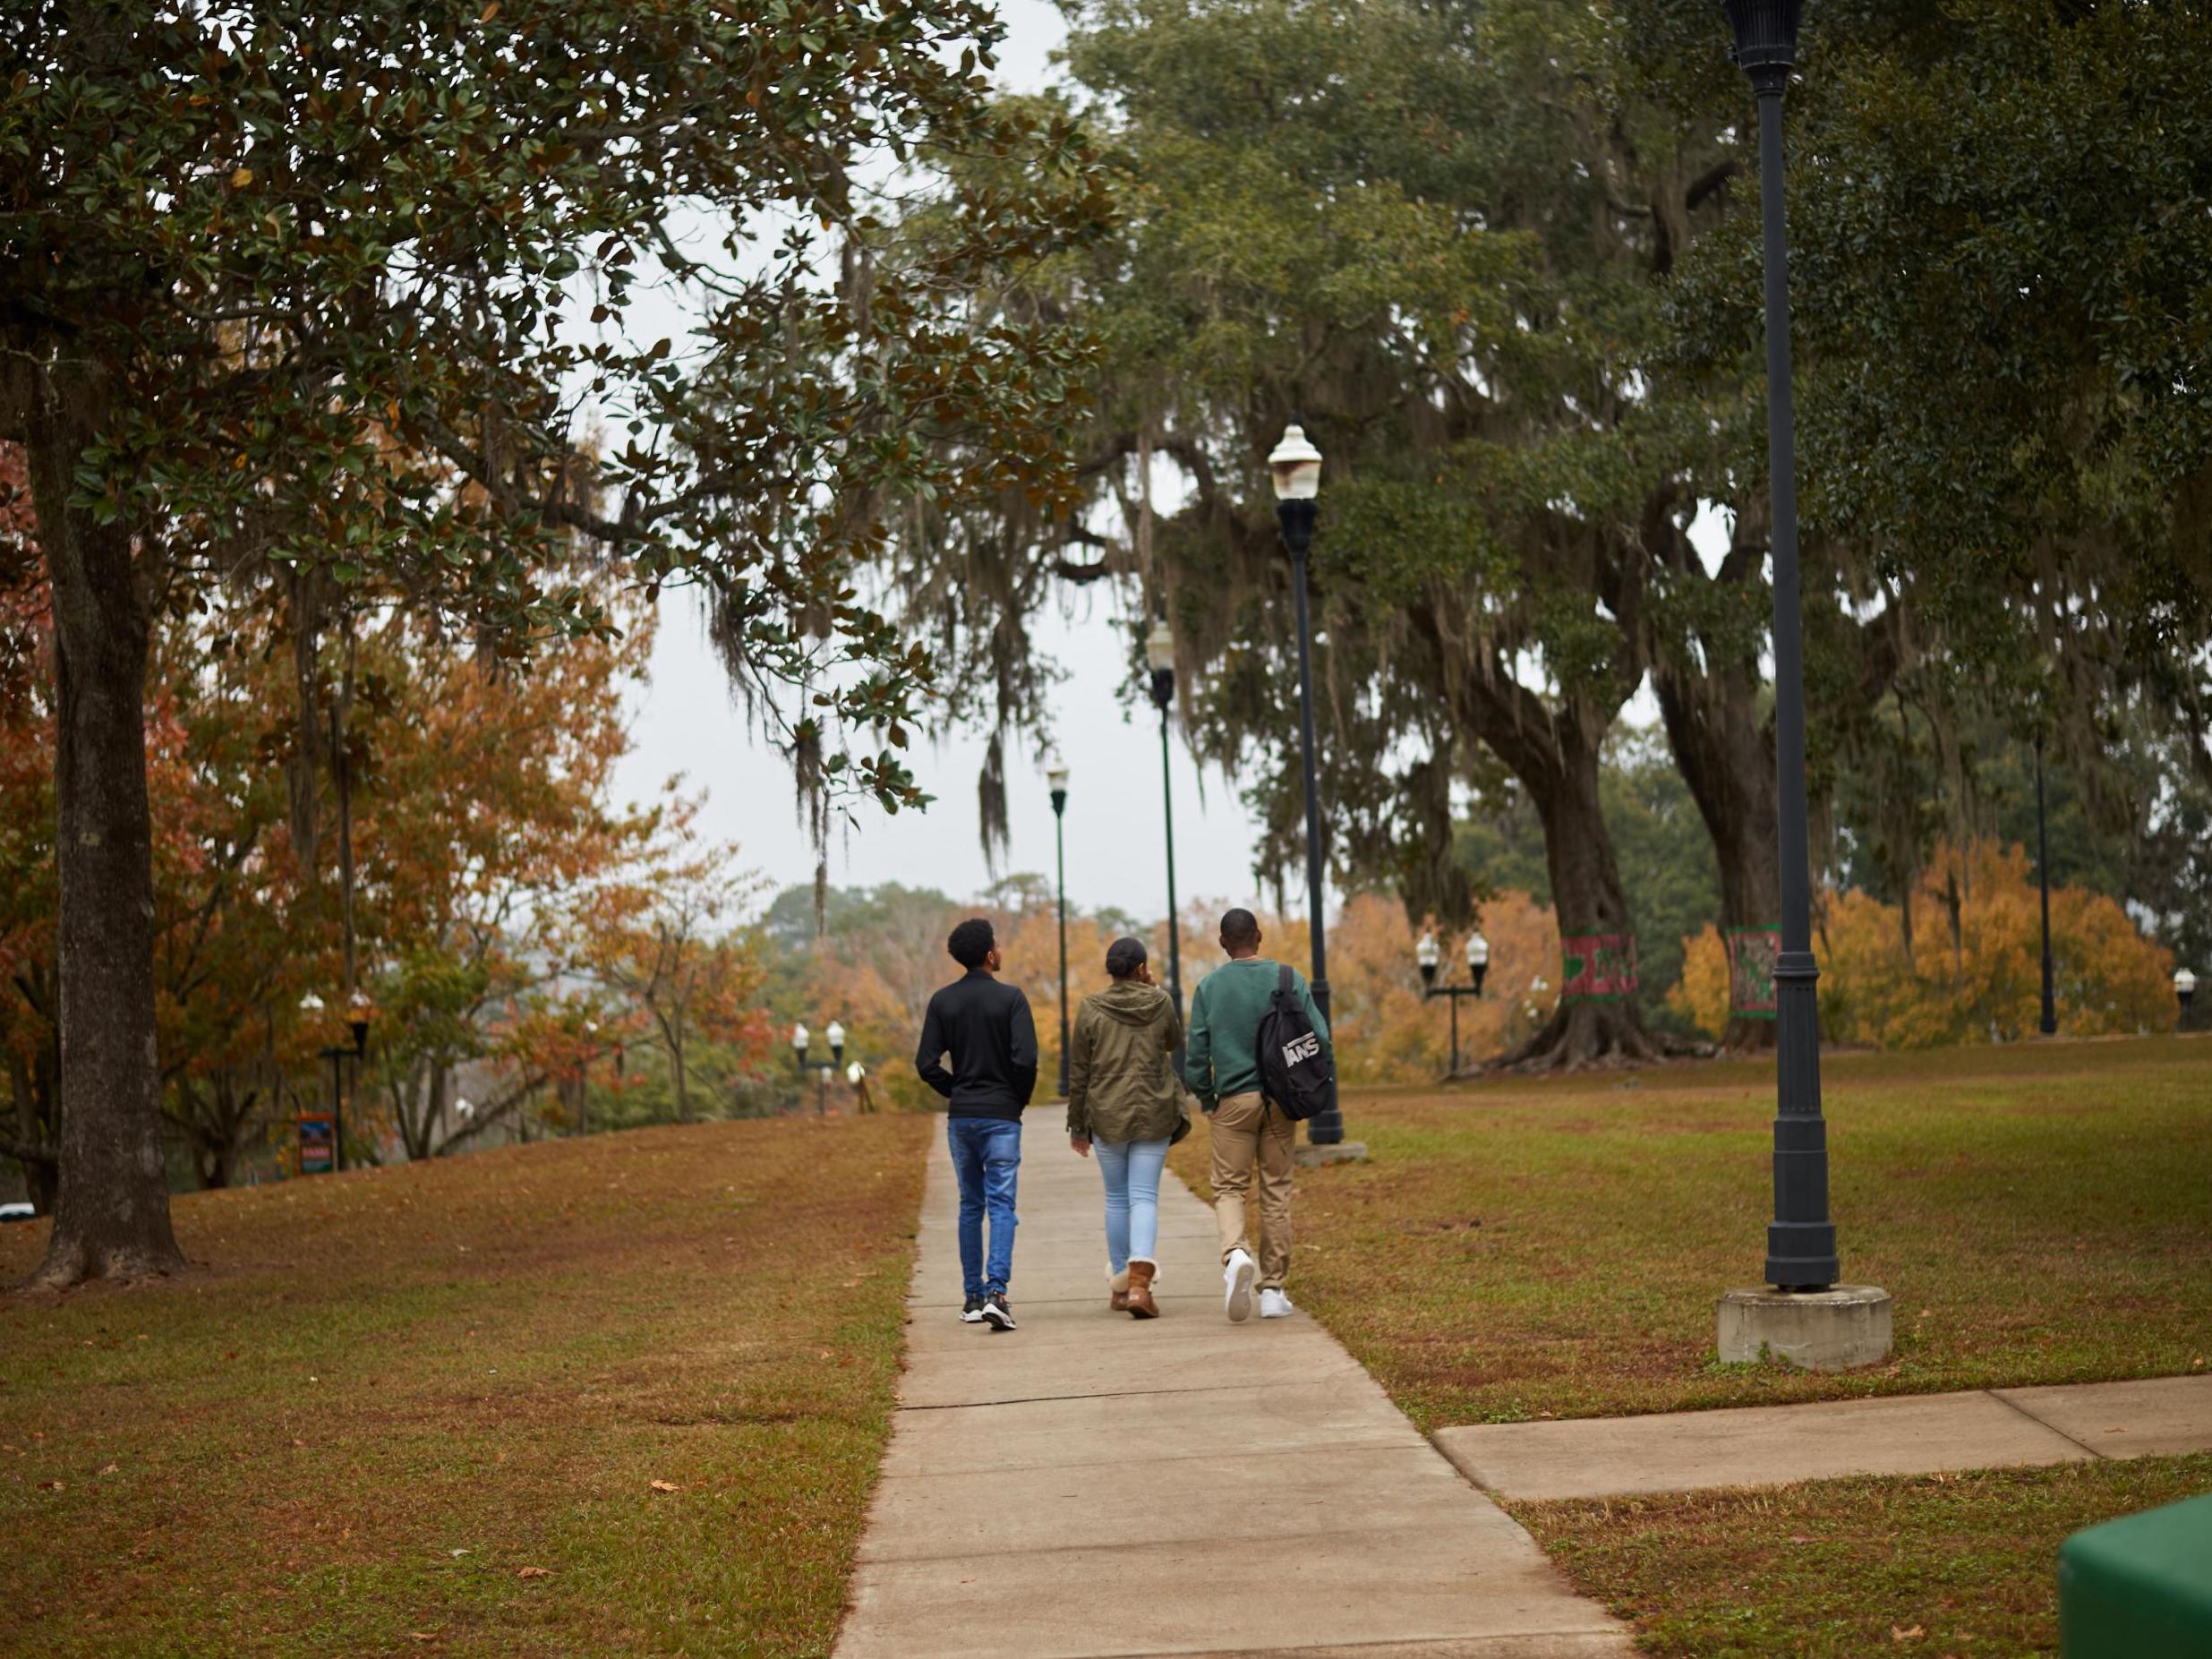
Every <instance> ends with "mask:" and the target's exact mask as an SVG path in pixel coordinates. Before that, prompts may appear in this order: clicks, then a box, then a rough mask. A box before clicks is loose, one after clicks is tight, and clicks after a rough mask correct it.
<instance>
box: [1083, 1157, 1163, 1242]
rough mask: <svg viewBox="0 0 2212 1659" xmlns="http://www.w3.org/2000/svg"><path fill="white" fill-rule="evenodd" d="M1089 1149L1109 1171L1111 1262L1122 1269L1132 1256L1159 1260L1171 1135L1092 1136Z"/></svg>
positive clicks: (1103, 1172)
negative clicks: (1163, 1177)
mask: <svg viewBox="0 0 2212 1659" xmlns="http://www.w3.org/2000/svg"><path fill="white" fill-rule="evenodd" d="M1090 1150H1091V1156H1092V1157H1094V1158H1096V1159H1097V1160H1098V1173H1099V1174H1100V1175H1102V1176H1105V1177H1106V1265H1107V1266H1108V1267H1109V1268H1111V1269H1112V1270H1114V1271H1115V1272H1116V1273H1119V1272H1120V1271H1121V1270H1123V1268H1125V1267H1127V1266H1128V1265H1129V1259H1130V1258H1131V1257H1132V1256H1134V1257H1136V1258H1137V1260H1139V1261H1157V1260H1158V1258H1157V1256H1156V1255H1154V1254H1153V1252H1154V1251H1156V1250H1157V1249H1158V1248H1159V1239H1160V1168H1161V1167H1162V1166H1163V1165H1165V1164H1166V1162H1167V1142H1166V1140H1165V1139H1164V1138H1163V1139H1161V1140H1158V1141H1093V1142H1091V1143H1090Z"/></svg>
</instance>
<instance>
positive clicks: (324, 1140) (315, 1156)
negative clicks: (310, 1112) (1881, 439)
mask: <svg viewBox="0 0 2212 1659" xmlns="http://www.w3.org/2000/svg"><path fill="white" fill-rule="evenodd" d="M335 1128H336V1125H334V1124H332V1123H331V1121H330V1120H329V1118H327V1117H303V1118H301V1119H300V1173H301V1174H302V1175H303V1176H327V1175H329V1173H330V1172H331V1171H332V1170H333V1169H335V1168H336V1167H337V1159H336V1152H337V1136H336V1135H335V1134H334V1133H332V1131H333V1130H334V1129H335Z"/></svg>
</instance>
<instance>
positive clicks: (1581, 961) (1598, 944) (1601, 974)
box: [1559, 933, 1636, 1002]
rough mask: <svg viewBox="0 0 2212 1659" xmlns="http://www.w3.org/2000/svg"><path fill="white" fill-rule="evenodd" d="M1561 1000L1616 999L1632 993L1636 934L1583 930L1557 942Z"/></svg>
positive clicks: (1634, 985)
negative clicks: (1560, 959)
mask: <svg viewBox="0 0 2212 1659" xmlns="http://www.w3.org/2000/svg"><path fill="white" fill-rule="evenodd" d="M1559 952H1560V954H1561V956H1562V957H1563V958H1564V961H1563V962H1562V964H1561V968H1560V974H1561V979H1560V983H1559V1000H1560V1001H1562V1002H1618V1001H1619V1000H1620V999H1621V998H1622V997H1624V996H1632V995H1634V994H1635V991H1636V935H1635V934H1633V933H1585V934H1579V935H1576V936H1572V937H1568V938H1562V939H1561V940H1560V941H1559Z"/></svg>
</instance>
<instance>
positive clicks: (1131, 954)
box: [1068, 939, 1191, 1319]
mask: <svg viewBox="0 0 2212 1659" xmlns="http://www.w3.org/2000/svg"><path fill="white" fill-rule="evenodd" d="M1106 974H1107V977H1108V978H1110V979H1112V980H1113V981H1114V983H1113V984H1112V985H1110V986H1109V987H1107V988H1106V989H1105V990H1103V991H1099V992H1097V993H1095V994H1094V995H1092V996H1086V997H1085V998H1083V1004H1082V1006H1081V1007H1080V1008H1078V1009H1077V1010H1076V1012H1075V1030H1074V1031H1073V1033H1072V1035H1071V1036H1070V1037H1069V1039H1068V1144H1069V1145H1071V1146H1072V1147H1073V1148H1074V1149H1075V1150H1077V1151H1078V1152H1080V1153H1081V1154H1082V1155H1083V1156H1084V1157H1086V1158H1088V1157H1089V1156H1090V1154H1091V1151H1092V1149H1093V1148H1096V1149H1097V1154H1098V1173H1099V1174H1100V1175H1102V1176H1105V1177H1106V1275H1107V1279H1108V1283H1109V1285H1110V1286H1111V1288H1112V1295H1111V1296H1110V1297H1109V1299H1108V1304H1109V1305H1110V1306H1112V1307H1113V1308H1114V1309H1115V1310H1116V1311H1117V1312H1118V1311H1121V1310H1123V1309H1126V1310H1127V1311H1128V1313H1129V1314H1130V1315H1131V1317H1132V1318H1135V1319H1157V1317H1158V1316H1159V1311H1160V1310H1159V1304H1157V1303H1156V1302H1155V1301H1153V1299H1152V1281H1153V1279H1154V1278H1155V1277H1156V1276H1157V1274H1158V1271H1159V1269H1158V1266H1157V1263H1156V1262H1155V1261H1154V1260H1153V1257H1152V1252H1153V1251H1154V1249H1155V1248H1156V1247H1157V1244H1158V1239H1159V1224H1160V1169H1161V1167H1162V1166H1163V1165H1164V1164H1166V1161H1167V1149H1168V1148H1169V1147H1170V1146H1171V1145H1173V1144H1174V1142H1177V1141H1180V1140H1182V1139H1183V1136H1184V1135H1186V1134H1188V1133H1190V1131H1191V1116H1190V1113H1189V1112H1188V1111H1186V1110H1185V1109H1184V1107H1183V1084H1182V1082H1180V1081H1179V1080H1178V1079H1177V1078H1176V1076H1175V1067H1174V1060H1173V1059H1172V1058H1171V1056H1173V1055H1174V1052H1175V1050H1176V1049H1177V1048H1181V1047H1182V1046H1183V1015H1182V1013H1181V1011H1180V1010H1178V1009H1177V1008H1176V1006H1175V1004H1174V998H1173V997H1171V996H1168V994H1167V993H1166V991H1163V990H1162V989H1160V988H1159V987H1158V986H1157V985H1155V984H1154V983H1153V982H1152V970H1151V968H1150V967H1149V966H1148V965H1147V963H1146V961H1145V952H1144V946H1143V945H1141V944H1140V943H1139V942H1138V941H1137V940H1135V939H1116V940H1115V941H1114V943H1113V945H1112V946H1111V947H1109V948H1108V949H1107V951H1106Z"/></svg>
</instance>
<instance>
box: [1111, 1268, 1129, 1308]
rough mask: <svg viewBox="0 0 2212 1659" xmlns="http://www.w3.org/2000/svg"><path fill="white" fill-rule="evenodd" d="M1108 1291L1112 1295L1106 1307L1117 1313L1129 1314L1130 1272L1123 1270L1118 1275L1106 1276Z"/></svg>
mask: <svg viewBox="0 0 2212 1659" xmlns="http://www.w3.org/2000/svg"><path fill="white" fill-rule="evenodd" d="M1106 1289H1107V1290H1108V1291H1110V1292H1111V1293H1112V1294H1111V1295H1110V1296H1107V1297H1106V1306H1108V1307H1109V1308H1112V1309H1113V1310H1114V1312H1115V1313H1125V1312H1127V1311H1128V1308H1129V1270H1128V1269H1127V1268H1123V1270H1121V1271H1120V1272H1118V1273H1109V1274H1108V1275H1107V1276H1106Z"/></svg>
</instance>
